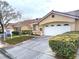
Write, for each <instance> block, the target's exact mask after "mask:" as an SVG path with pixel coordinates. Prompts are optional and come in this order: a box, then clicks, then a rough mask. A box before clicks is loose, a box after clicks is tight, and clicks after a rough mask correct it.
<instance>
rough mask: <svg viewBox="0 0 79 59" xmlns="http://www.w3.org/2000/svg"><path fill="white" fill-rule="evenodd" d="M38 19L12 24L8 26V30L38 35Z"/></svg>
mask: <svg viewBox="0 0 79 59" xmlns="http://www.w3.org/2000/svg"><path fill="white" fill-rule="evenodd" d="M39 21H40V18H36V19H30V20H24V21H21V22H17V23H14V24H13V25H9V26H8V28H10V29H12V30H14V31H24V30H32V31H33V33H34V34H38V32H37V31H39V30H38V23H39Z"/></svg>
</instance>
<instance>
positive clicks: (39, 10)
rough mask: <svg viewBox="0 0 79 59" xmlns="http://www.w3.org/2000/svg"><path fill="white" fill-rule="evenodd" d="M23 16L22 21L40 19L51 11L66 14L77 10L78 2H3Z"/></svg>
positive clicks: (16, 0) (10, 0)
mask: <svg viewBox="0 0 79 59" xmlns="http://www.w3.org/2000/svg"><path fill="white" fill-rule="evenodd" d="M5 1H7V2H8V3H9V4H10V5H11V6H12V7H13V8H15V9H16V10H17V11H20V12H21V13H22V15H23V17H22V19H32V18H41V17H43V16H45V15H46V14H47V13H49V12H50V11H51V10H55V11H60V12H68V11H73V10H78V9H79V0H5Z"/></svg>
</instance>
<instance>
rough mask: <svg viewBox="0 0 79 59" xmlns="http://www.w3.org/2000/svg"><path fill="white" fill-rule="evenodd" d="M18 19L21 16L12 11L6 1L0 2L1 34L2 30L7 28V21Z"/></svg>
mask: <svg viewBox="0 0 79 59" xmlns="http://www.w3.org/2000/svg"><path fill="white" fill-rule="evenodd" d="M20 17H21V14H20V13H19V12H17V11H16V10H14V9H13V8H12V7H11V6H10V5H9V4H8V3H7V2H6V1H0V24H1V28H2V32H3V33H4V28H5V27H7V26H8V23H9V21H11V20H14V19H18V18H20Z"/></svg>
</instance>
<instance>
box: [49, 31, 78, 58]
mask: <svg viewBox="0 0 79 59" xmlns="http://www.w3.org/2000/svg"><path fill="white" fill-rule="evenodd" d="M71 33H72V32H71ZM66 34H67V35H66ZM66 34H65V35H64V34H63V35H57V36H55V37H53V38H50V40H49V46H50V47H51V49H52V50H53V51H54V52H55V53H56V55H58V56H61V57H63V58H64V59H74V58H75V56H76V52H77V49H78V45H79V40H78V39H79V34H78V33H75V34H74V33H72V34H70V32H69V34H68V33H66Z"/></svg>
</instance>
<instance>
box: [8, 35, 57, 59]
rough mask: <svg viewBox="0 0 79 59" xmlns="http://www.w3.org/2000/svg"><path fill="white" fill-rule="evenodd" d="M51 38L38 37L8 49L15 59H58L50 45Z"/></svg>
mask: <svg viewBox="0 0 79 59" xmlns="http://www.w3.org/2000/svg"><path fill="white" fill-rule="evenodd" d="M48 38H49V37H45V36H42V37H37V38H33V39H32V40H28V41H25V42H23V43H22V44H19V45H17V46H15V47H14V48H10V49H7V51H8V52H9V53H10V54H11V55H13V56H14V57H15V59H56V58H55V57H54V56H55V53H54V52H52V51H51V49H50V48H49V45H48Z"/></svg>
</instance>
